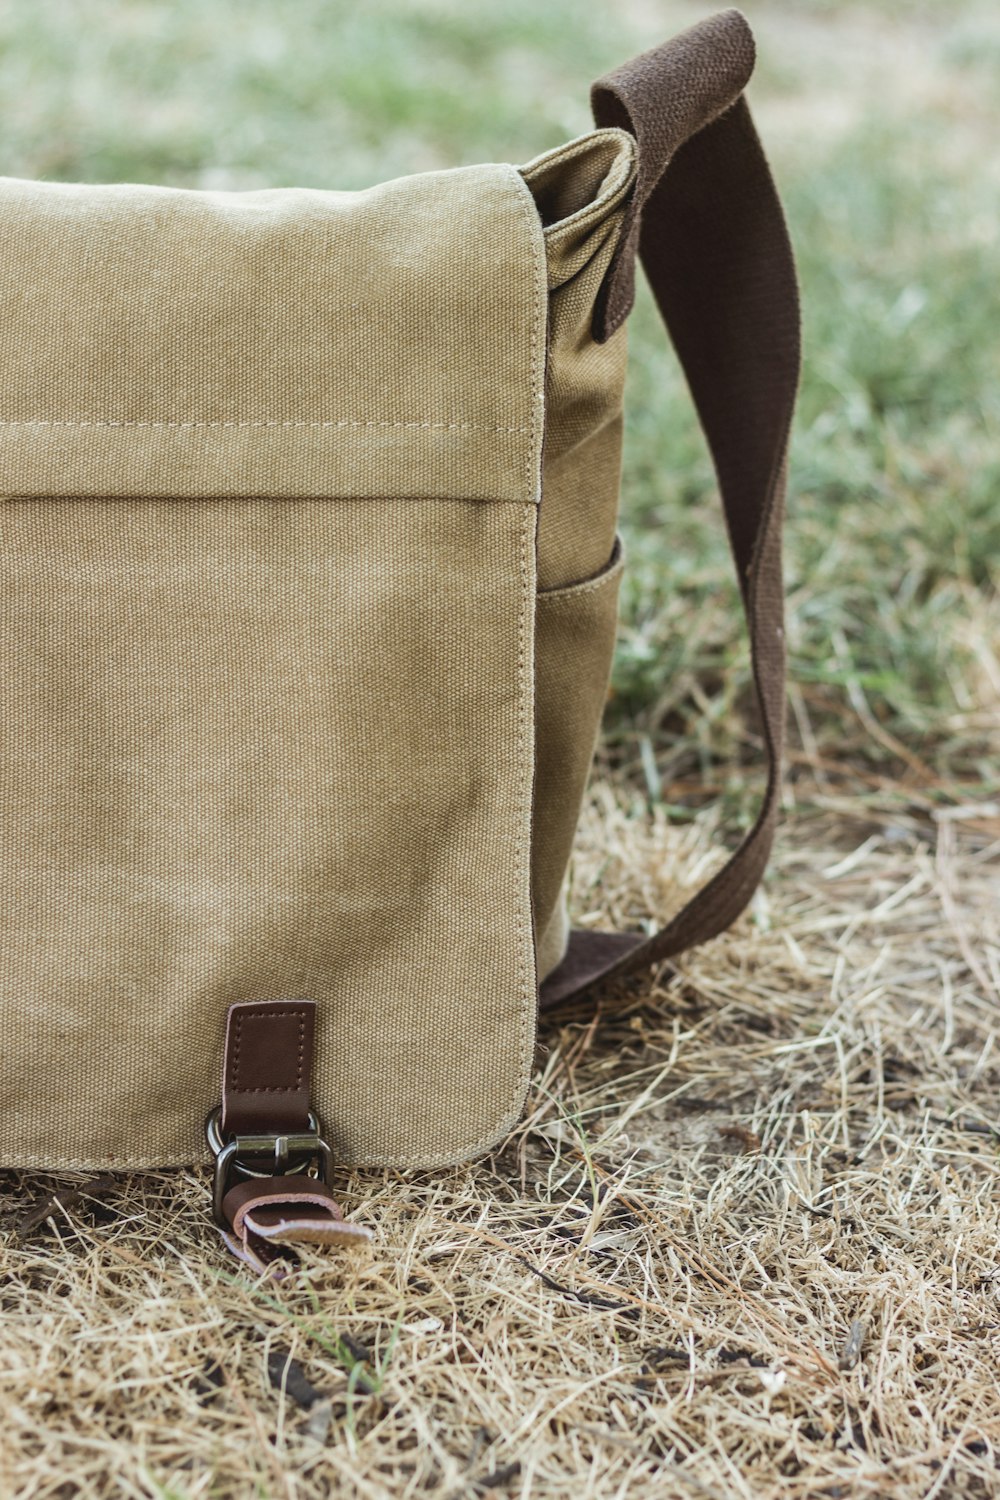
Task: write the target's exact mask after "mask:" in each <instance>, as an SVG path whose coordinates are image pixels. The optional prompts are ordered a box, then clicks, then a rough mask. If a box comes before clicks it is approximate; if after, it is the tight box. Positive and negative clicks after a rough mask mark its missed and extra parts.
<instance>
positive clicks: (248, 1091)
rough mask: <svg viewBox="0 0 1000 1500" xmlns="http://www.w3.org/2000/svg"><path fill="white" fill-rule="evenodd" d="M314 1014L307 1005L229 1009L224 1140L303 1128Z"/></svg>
mask: <svg viewBox="0 0 1000 1500" xmlns="http://www.w3.org/2000/svg"><path fill="white" fill-rule="evenodd" d="M315 1015H316V1003H315V1001H313V1000H244V1001H240V1002H239V1003H238V1004H236V1005H231V1006H230V1007H229V1011H228V1013H227V1015H226V1053H225V1061H224V1063H223V1069H222V1121H221V1128H222V1132H223V1134H224V1135H227V1136H232V1135H254V1134H261V1133H266V1132H271V1133H281V1132H282V1131H288V1132H295V1131H304V1130H306V1129H307V1127H308V1123H309V1092H310V1084H311V1079H312V1060H313V1030H314V1024H315Z"/></svg>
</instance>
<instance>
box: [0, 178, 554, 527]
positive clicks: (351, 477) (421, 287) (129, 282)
mask: <svg viewBox="0 0 1000 1500" xmlns="http://www.w3.org/2000/svg"><path fill="white" fill-rule="evenodd" d="M543 267H544V247H543V244H542V237H541V233H540V226H539V223H538V216H537V213H536V210H535V206H534V203H533V200H532V197H531V194H530V192H529V190H528V187H527V186H526V184H525V182H524V180H523V178H522V177H521V176H520V175H519V173H518V172H517V171H516V169H515V168H514V167H510V166H503V165H499V166H497V165H490V166H477V167H467V168H460V169H457V170H453V171H445V172H433V173H424V174H421V175H418V176H414V177H409V178H404V179H401V180H399V181H394V182H389V183H384V184H382V185H381V186H379V187H375V188H372V189H370V190H368V191H365V192H359V193H338V192H320V191H310V190H305V189H297V188H296V189H277V190H273V191H263V192H250V193H226V192H198V191H187V190H180V189H173V188H160V187H141V186H131V185H126V186H104V187H100V186H99V187H92V186H77V185H66V184H63V183H39V182H27V181H20V180H16V179H10V178H7V179H0V328H2V329H3V343H2V357H3V390H2V394H0V439H2V447H0V454H2V467H0V494H6V495H23V496H29V495H49V496H64V495H77V496H90V495H93V496H101V497H106V498H107V497H111V498H113V497H117V496H133V497H140V496H149V497H153V496H178V497H192V498H193V497H198V496H205V495H213V496H229V495H232V496H241V497H251V496H271V497H274V496H292V495H295V496H302V497H310V496H313V497H318V498H321V497H323V496H329V495H336V496H339V497H341V498H351V497H365V496H375V497H378V496H384V495H392V494H397V495H398V494H400V493H403V492H404V487H405V492H408V493H410V494H413V495H419V496H424V497H428V498H439V499H447V498H463V499H494V500H523V499H529V500H536V499H537V497H538V495H537V492H538V449H539V447H540V444H541V429H542V422H541V404H542V395H541V372H540V364H541V360H542V355H541V353H540V350H541V347H542V337H543V330H544V321H545V305H544V283H545V277H544V268H543Z"/></svg>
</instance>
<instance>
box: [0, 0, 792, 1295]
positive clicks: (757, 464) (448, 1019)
mask: <svg viewBox="0 0 1000 1500" xmlns="http://www.w3.org/2000/svg"><path fill="white" fill-rule="evenodd" d="M752 66H753V41H752V37H751V35H750V32H749V29H748V27H747V25H746V23H745V21H744V20H743V19H742V17H741V16H740V15H739V14H738V13H737V12H735V11H728V12H725V13H723V14H721V15H718V16H715V17H713V18H711V19H709V20H707V21H706V22H704V23H703V24H701V25H699V26H696V27H694V28H693V29H692V30H690V31H688V32H686V33H684V34H683V35H682V36H680V37H678V38H677V39H675V40H674V41H672V42H669V43H667V44H666V45H664V46H662V47H660V48H657V49H655V50H654V51H652V52H648V53H646V54H644V55H643V56H641V57H638V58H636V59H635V60H634V61H633V62H631V63H629V64H627V65H626V66H624V67H623V68H621V69H619V70H618V71H617V72H615V73H612V74H609V75H608V76H607V77H606V78H604V79H602V80H601V81H600V82H599V83H598V84H597V85H595V87H594V91H593V107H594V116H595V120H596V123H597V127H598V128H597V129H595V130H594V131H593V132H592V133H590V134H588V135H585V136H582V137H580V138H579V139H577V140H574V141H571V142H570V143H569V144H567V145H565V146H562V147H560V148H559V149H557V150H554V151H550V152H548V153H547V154H545V155H543V156H540V157H538V158H536V159H535V160H534V161H532V162H530V163H529V164H528V165H527V166H525V167H522V168H519V169H518V168H515V167H512V166H507V165H485V166H477V167H467V168H459V169H457V170H454V171H442V172H429V173H424V174H420V175H417V176H413V177H408V178H404V179H401V180H399V181H395V182H388V183H383V184H381V185H380V186H378V187H374V188H371V189H369V190H367V191H365V192H358V193H339V192H320V191H309V190H301V189H281V190H275V191H260V192H249V193H225V192H194V191H182V190H178V189H171V188H162V187H144V186H132V185H128V186H121V185H118V186H79V185H66V184H62V183H38V182H28V181H19V180H14V179H9V178H8V179H0V312H2V317H0V328H2V331H3V332H2V338H3V360H4V375H5V378H4V386H3V391H2V396H0V493H2V496H3V499H2V503H0V527H2V537H0V574H2V588H0V651H2V657H3V660H2V666H3V672H2V684H3V687H2V693H3V713H2V715H0V841H2V842H0V847H2V848H3V849H4V850H5V859H4V861H3V864H2V867H0V884H2V906H3V910H4V913H5V920H4V924H3V929H2V934H0V1009H2V1022H3V1036H4V1047H3V1061H2V1064H0V1122H2V1140H3V1152H2V1155H3V1159H2V1162H0V1165H3V1166H6V1167H33V1168H48V1169H57V1168H87V1169H93V1168H99V1169H102V1170H103V1169H109V1168H112V1169H113V1168H122V1169H128V1168H139V1167H146V1166H170V1165H184V1164H190V1163H192V1162H196V1161H202V1160H207V1159H214V1160H215V1163H216V1191H215V1211H216V1217H217V1218H218V1220H219V1222H220V1224H221V1225H222V1227H223V1229H224V1231H225V1233H226V1235H227V1237H228V1239H229V1241H230V1243H231V1244H232V1245H233V1247H234V1248H235V1249H236V1250H237V1252H238V1253H240V1254H242V1255H244V1257H246V1258H248V1259H250V1260H251V1262H252V1263H253V1264H254V1265H256V1266H258V1267H259V1266H261V1265H264V1264H266V1263H268V1262H269V1261H271V1260H273V1259H275V1258H276V1257H277V1258H278V1259H279V1260H280V1259H281V1258H282V1257H283V1256H285V1255H286V1254H287V1253H289V1252H288V1247H289V1246H290V1245H293V1244H294V1243H295V1242H296V1241H300V1240H310V1241H314V1242H330V1243H340V1242H343V1241H347V1240H350V1239H352V1238H358V1237H362V1236H363V1235H365V1234H366V1233H367V1231H364V1230H361V1229H358V1228H357V1227H356V1226H352V1225H349V1224H346V1223H345V1222H344V1220H343V1217H342V1215H341V1214H340V1211H339V1209H338V1208H337V1205H336V1203H335V1202H334V1200H333V1198H332V1196H331V1195H330V1192H329V1189H328V1188H327V1187H326V1185H325V1179H326V1176H327V1175H328V1168H329V1163H330V1161H331V1160H332V1161H333V1162H335V1163H336V1164H338V1165H345V1166H347V1165H368V1166H376V1165H388V1166H393V1167H408V1166H421V1167H433V1166H439V1165H444V1164H447V1163H453V1162H456V1161H459V1160H462V1159H464V1158H467V1157H471V1156H474V1155H475V1154H476V1153H479V1152H482V1151H484V1150H486V1149H487V1148H488V1147H489V1146H491V1145H492V1144H493V1143H494V1142H495V1141H497V1140H498V1139H499V1138H500V1137H501V1136H502V1135H503V1134H504V1133H505V1132H506V1131H508V1130H509V1129H510V1128H511V1127H512V1126H513V1125H514V1123H515V1122H516V1121H517V1119H518V1117H519V1115H520V1112H521V1110H522V1107H523V1102H524V1098H525V1093H526V1090H527V1086H528V1080H529V1071H530V1068H531V1062H532V1051H533V1043H534V1031H535V1022H536V1015H537V1010H538V1003H539V996H540V997H541V1002H542V1004H557V1003H562V1002H564V1001H568V1000H573V999H576V1000H579V999H580V997H582V996H584V995H586V994H587V993H588V992H589V991H591V990H593V989H594V988H595V987H596V986H597V985H599V984H601V983H603V982H605V981H607V980H610V979H620V978H623V977H626V976H628V975H631V974H636V973H638V972H640V971H641V970H644V969H646V968H648V967H649V966H650V965H653V964H657V963H661V962H662V961H664V960H666V959H669V958H670V957H671V956H672V955H674V954H677V953H679V952H680V951H681V950H682V949H683V948H686V947H688V946H690V945H691V944H694V943H698V942H702V941H704V940H705V939H706V938H709V937H712V936H714V935H715V934H716V933H718V932H720V931H721V930H722V929H723V928H725V927H726V926H727V925H728V924H729V923H730V922H731V921H732V920H733V918H734V917H736V915H737V914H738V913H739V912H740V911H741V910H742V909H743V907H744V906H745V905H746V903H747V901H748V900H749V898H750V895H751V894H752V892H753V890H754V888H755V886H756V885H757V882H758V880H759V879H760V876H761V873H762V871H763V868H764V865H765V862H766V860H767V857H768V853H769V850H770V845H771V838H772V831H773V827H774V821H775V816H776V811H777V804H778V778H779V769H780V760H781V745H782V731H783V719H784V641H783V635H782V589H781V559H780V548H781V524H782V504H783V491H784V476H785V455H786V446H787V439H788V430H789V424H790V420H791V416H792V409H793V404H794V399H795V390H796V383H797V376H798V351H799V332H798V311H797V298H796V291H795V278H794V269H793V264H792V256H791V251H790V248H789V244H788V238H787V235H786V231H785V227H784V222H783V219H782V214H781V209H780V205H779V203H778V199H777V196H776V194H775V190H774V187H773V184H772V181H771V177H770V174H769V172H768V168H767V165H766V162H765V159H764V156H763V153H762V151H761V148H760V145H759V143H758V140H757V136H756V134H755V132H754V129H753V125H752V123H751V119H750V115H749V112H748V109H747V106H746V103H745V101H744V99H743V89H744V87H745V85H746V83H747V80H748V78H749V76H750V73H751V70H752ZM637 255H638V256H639V258H640V259H641V260H642V263H643V267H644V269H645V272H646V275H647V277H648V279H649V282H650V284H651V286H652V289H653V292H654V295H655V298H656V301H657V303H658V305H659V308H660V311H661V312H662V314H663V318H664V321H665V323H666V325H667V328H668V330H669V333H670V337H671V339H672V341H673V344H674V346H675V348H676V350H677V353H678V355H679V357H680V360H681V362H682V365H683V367H684V371H685V374H686V376H687V379H688V383H689V385H690V388H691V392H692V395H693V397H694V401H695V403H696V406H697V409H698V412H699V415H700V417H701V421H702V424H703V427H704V430H705V433H706V436H707V439H708V442H709V445H710V448H711V452H712V457H713V460H714V463H715V468H716V472H717V475H718V480H719V487H720V490H721V494H722V501H723V506H724V510H725V518H726V524H727V527H728V532H729V537H730V541H731V543H732V550H733V556H734V559H735V563H736V569H737V574H738V577H739V583H740V589H741V592H742V599H743V605H744V608H745V612H746V617H747V622H748V627H749V633H750V640H751V646H752V651H753V670H754V682H755V684H756V690H757V698H758V704H759V711H760V721H761V725H762V733H763V740H764V745H765V750H766V754H767V759H768V767H769V776H768V782H767V788H766V792H765V794H764V798H763V802H762V806H761V809H760V813H759V817H758V819H757V822H756V824H755V825H754V827H753V828H752V830H751V831H750V833H749V834H748V835H747V836H746V838H745V839H744V841H743V843H742V845H741V846H740V847H739V849H737V851H736V852H735V853H734V854H733V855H732V856H731V858H730V859H729V862H728V863H727V864H726V865H725V867H724V868H723V869H722V870H721V871H720V873H719V874H718V875H716V876H715V878H714V879H713V880H712V881H711V882H710V883H709V884H708V885H707V886H706V887H705V888H704V889H703V890H701V891H700V892H699V893H698V894H697V895H696V896H695V897H694V899H693V900H692V901H690V903H689V904H688V905H687V906H686V907H685V908H684V910H683V911H681V912H680V913H679V914H678V915H677V916H675V917H674V918H673V919H672V920H671V921H670V922H669V923H668V924H667V926H665V927H664V928H663V929H662V931H660V932H659V933H657V935H656V936H654V937H651V938H647V937H644V936H641V935H636V934H610V933H597V932H590V931H588V932H573V931H571V930H570V926H569V923H568V919H567V914H566V900H565V886H566V871H567V866H568V862H569V859H570V855H571V851H572V845H573V838H574V832H575V828H576V823H577V818H578V814H579V809H580V804H581V799H582V797H583V793H584V788H585V783H586V779H587V775H588V771H589V767H590V762H591V757H592V753H593V749H594V744H595V738H596V736H597V733H598V728H599V724H600V717H601V711H602V707H603V704H604V701H605V697H606V692H607V683H608V674H609V670H610V663H611V655H612V649H613V643H614V636H615V627H616V618H617V594H618V586H619V580H620V577H621V569H622V558H621V551H620V546H619V543H618V541H617V538H616V526H617V513H618V491H619V476H620V454H621V432H622V389H623V382H624V376H625V366H626V343H625V339H626V334H625V328H624V324H625V321H626V318H627V315H628V312H629V309H630V307H631V304H632V296H633V277H634V265H635V259H636V256H637ZM314 1046H315V1059H316V1065H315V1068H314V1067H313V1050H314ZM220 1075H221V1077H222V1090H221V1095H220ZM220 1097H221V1100H222V1102H221V1106H220V1105H219V1101H220ZM216 1106H218V1107H216ZM210 1111H211V1112H212V1113H211V1117H210V1124H209V1131H208V1142H207V1144H206V1137H205V1126H204V1122H205V1118H206V1116H207V1115H209V1112H210ZM320 1122H322V1124H321V1123H320Z"/></svg>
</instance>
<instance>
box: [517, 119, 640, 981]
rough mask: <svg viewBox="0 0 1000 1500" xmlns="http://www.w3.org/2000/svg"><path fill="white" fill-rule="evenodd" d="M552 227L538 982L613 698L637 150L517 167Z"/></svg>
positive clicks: (542, 558)
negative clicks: (605, 330) (620, 322)
mask: <svg viewBox="0 0 1000 1500" xmlns="http://www.w3.org/2000/svg"><path fill="white" fill-rule="evenodd" d="M523 170H524V174H525V177H526V180H527V182H528V185H529V186H530V187H531V189H532V192H533V193H534V195H535V199H536V203H537V204H538V207H539V211H540V213H541V214H542V217H543V220H547V221H548V222H547V223H546V228H545V249H546V258H547V267H548V282H549V331H548V345H547V366H546V378H545V391H546V409H545V443H544V447H543V452H542V504H541V511H540V515H539V529H538V581H539V590H540V592H539V596H538V607H537V642H536V650H537V656H536V660H537V686H538V702H537V726H538V736H537V752H536V755H537V770H536V780H535V819H534V850H533V869H534V909H535V921H536V928H537V932H538V955H539V972H540V975H541V976H542V977H543V978H544V976H545V975H546V973H548V972H549V971H550V970H551V969H553V968H554V967H555V966H556V965H557V964H558V963H559V961H560V960H561V958H562V956H563V952H564V950H565V944H566V940H567V937H568V929H567V924H566V920H565V912H564V907H563V903H562V902H561V900H560V891H561V888H562V885H563V878H564V875H565V872H566V867H567V864H568V861H569V857H570V853H571V851H572V846H573V836H574V833H575V830H576V824H577V820H578V817H579V812H580V804H581V801H582V799H583V793H584V788H585V786H586V781H587V774H588V771H589V768H590V762H591V759H592V756H593V751H594V744H595V740H596V737H597V733H598V730H599V727H600V721H601V714H602V711H603V708H604V702H605V698H606V694H607V686H608V676H609V673H610V668H611V656H612V652H613V648H614V640H615V632H616V626H617V597H618V583H619V580H620V564H619V562H618V559H617V556H616V555H615V553H614V548H615V535H616V527H617V519H618V500H619V488H620V479H621V444H622V397H623V390H624V383H625V369H626V361H627V346H626V330H625V328H624V327H623V328H621V329H620V330H619V331H618V332H617V333H616V334H615V335H614V336H613V337H612V338H610V339H609V340H607V342H605V343H603V344H598V343H597V342H596V341H595V340H594V338H593V336H592V333H591V325H592V322H593V315H594V303H595V299H596V298H597V295H598V291H599V289H600V286H601V283H602V281H603V279H604V276H605V273H606V271H607V269H608V266H609V265H610V262H611V258H612V256H613V255H614V252H615V249H616V246H617V243H618V235H619V231H620V229H621V226H622V223H623V219H624V214H625V208H626V204H627V199H628V193H629V191H630V189H631V186H632V183H633V181H634V172H635V156H634V142H633V141H632V138H631V137H630V136H628V135H626V134H625V133H624V132H622V131H617V130H606V131H597V132H593V133H592V134H590V135H588V136H584V137H582V138H581V139H580V140H578V141H575V142H570V143H569V144H568V145H566V146H564V147H562V148H560V149H559V150H557V151H554V152H550V153H548V154H547V155H546V156H543V157H540V158H538V159H537V161H535V162H533V163H531V164H529V166H528V167H526V168H524V169H523Z"/></svg>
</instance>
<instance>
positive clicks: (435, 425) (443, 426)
mask: <svg viewBox="0 0 1000 1500" xmlns="http://www.w3.org/2000/svg"><path fill="white" fill-rule="evenodd" d="M0 427H184V428H192V427H330V428H337V427H401V428H416V429H422V430H426V429H430V430H433V431H445V432H509V433H526V432H527V433H530V432H533V431H534V429H533V428H531V427H491V426H489V424H487V423H485V422H349V421H343V422H294V421H290V422H281V421H260V422H112V421H107V422H106V421H100V420H93V421H92V420H89V419H86V420H83V421H60V420H57V419H54V418H53V419H50V418H47V417H37V418H31V419H29V420H26V421H17V420H14V421H8V420H6V419H5V418H2V417H0Z"/></svg>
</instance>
